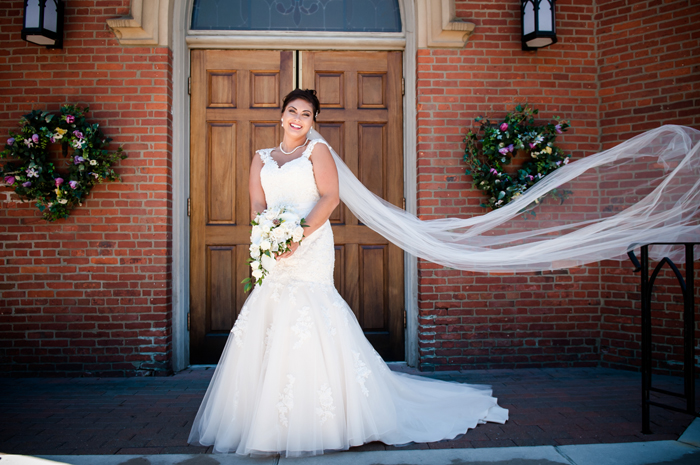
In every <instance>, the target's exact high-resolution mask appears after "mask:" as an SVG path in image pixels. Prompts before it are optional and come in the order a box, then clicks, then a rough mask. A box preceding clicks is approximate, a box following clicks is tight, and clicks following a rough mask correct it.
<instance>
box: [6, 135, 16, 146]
mask: <svg viewBox="0 0 700 465" xmlns="http://www.w3.org/2000/svg"><path fill="white" fill-rule="evenodd" d="M14 144H15V138H14V137H10V138H9V139H7V145H10V146H12V145H14Z"/></svg>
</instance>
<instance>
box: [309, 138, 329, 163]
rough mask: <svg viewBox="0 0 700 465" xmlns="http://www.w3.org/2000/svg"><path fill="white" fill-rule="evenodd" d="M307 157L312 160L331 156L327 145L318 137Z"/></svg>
mask: <svg viewBox="0 0 700 465" xmlns="http://www.w3.org/2000/svg"><path fill="white" fill-rule="evenodd" d="M309 158H312V159H313V160H317V159H319V158H325V159H330V158H332V156H331V151H330V150H329V148H328V145H326V143H325V142H323V141H322V140H320V139H318V140H316V141H314V146H313V147H312V149H311V153H310V154H309Z"/></svg>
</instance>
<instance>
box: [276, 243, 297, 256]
mask: <svg viewBox="0 0 700 465" xmlns="http://www.w3.org/2000/svg"><path fill="white" fill-rule="evenodd" d="M289 248H290V249H292V250H290V251H289V252H285V253H283V254H279V255H277V260H279V259H280V258H287V257H291V256H292V255H293V254H294V252H296V251H297V249H298V248H299V243H298V242H292V244H291V245H290V246H289Z"/></svg>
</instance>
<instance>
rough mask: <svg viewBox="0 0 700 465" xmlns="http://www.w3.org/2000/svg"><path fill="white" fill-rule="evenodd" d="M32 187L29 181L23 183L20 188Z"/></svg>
mask: <svg viewBox="0 0 700 465" xmlns="http://www.w3.org/2000/svg"><path fill="white" fill-rule="evenodd" d="M31 185H32V182H31V181H27V182H23V183H22V187H30V186H31Z"/></svg>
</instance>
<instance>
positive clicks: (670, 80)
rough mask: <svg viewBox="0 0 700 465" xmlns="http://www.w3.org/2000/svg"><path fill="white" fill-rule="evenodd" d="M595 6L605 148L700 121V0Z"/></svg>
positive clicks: (634, 0) (630, 0) (603, 1)
mask: <svg viewBox="0 0 700 465" xmlns="http://www.w3.org/2000/svg"><path fill="white" fill-rule="evenodd" d="M558 6H559V3H557V7H558ZM596 6H597V11H596V15H595V18H596V23H597V31H598V32H597V36H598V60H597V61H598V67H599V68H600V71H599V74H598V81H599V83H600V119H601V124H600V126H601V141H602V143H603V148H604V149H607V148H609V147H611V146H613V145H616V144H618V143H619V142H621V141H623V140H626V139H628V138H630V137H631V136H634V135H636V134H638V133H640V132H643V131H647V130H649V129H653V128H656V127H659V126H661V125H663V124H680V125H684V126H692V127H696V128H697V127H700V28H698V24H700V4H699V3H698V2H695V1H689V0H668V1H665V2H657V1H652V0H623V1H621V0H596Z"/></svg>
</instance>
